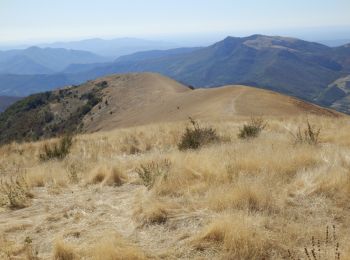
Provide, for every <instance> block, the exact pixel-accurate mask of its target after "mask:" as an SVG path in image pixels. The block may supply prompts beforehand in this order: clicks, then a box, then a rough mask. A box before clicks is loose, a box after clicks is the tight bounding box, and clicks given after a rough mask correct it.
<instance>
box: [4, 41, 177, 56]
mask: <svg viewBox="0 0 350 260" xmlns="http://www.w3.org/2000/svg"><path fill="white" fill-rule="evenodd" d="M35 46H37V47H40V48H54V49H57V48H63V49H67V50H82V51H87V52H92V53H95V54H97V55H100V56H104V57H108V58H112V59H116V58H118V57H120V56H122V55H128V54H132V53H135V52H138V51H149V50H166V49H172V48H177V47H179V46H178V45H177V44H175V43H171V42H165V41H152V40H144V39H137V38H116V39H109V40H106V39H99V38H93V39H86V40H79V41H70V42H54V43H43V44H36V45H35ZM28 47H31V46H28V45H27V46H26V45H22V46H13V47H10V46H7V47H6V46H3V47H1V46H0V50H1V49H3V50H11V49H26V48H28Z"/></svg>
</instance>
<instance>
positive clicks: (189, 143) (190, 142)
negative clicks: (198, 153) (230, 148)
mask: <svg viewBox="0 0 350 260" xmlns="http://www.w3.org/2000/svg"><path fill="white" fill-rule="evenodd" d="M189 120H190V123H191V124H192V128H190V127H186V130H185V133H184V134H183V135H182V137H181V141H180V143H179V144H178V148H179V150H188V149H194V150H195V149H199V148H200V147H202V146H204V145H207V144H210V143H214V142H218V141H219V140H220V138H219V136H218V135H217V133H216V130H215V129H213V128H211V127H200V126H199V124H198V123H197V122H196V121H195V120H194V119H192V118H191V117H190V118H189Z"/></svg>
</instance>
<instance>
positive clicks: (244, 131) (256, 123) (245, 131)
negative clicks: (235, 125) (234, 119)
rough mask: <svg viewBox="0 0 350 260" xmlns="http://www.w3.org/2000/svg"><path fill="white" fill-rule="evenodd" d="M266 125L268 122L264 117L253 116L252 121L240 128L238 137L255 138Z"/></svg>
mask: <svg viewBox="0 0 350 260" xmlns="http://www.w3.org/2000/svg"><path fill="white" fill-rule="evenodd" d="M266 125H267V123H266V122H265V121H264V120H263V119H262V118H254V117H252V118H251V119H250V122H249V123H248V124H244V125H243V127H242V128H241V129H240V130H239V133H238V137H239V138H241V139H248V138H255V137H257V136H258V135H259V134H260V133H261V131H262V130H264V129H265V127H266Z"/></svg>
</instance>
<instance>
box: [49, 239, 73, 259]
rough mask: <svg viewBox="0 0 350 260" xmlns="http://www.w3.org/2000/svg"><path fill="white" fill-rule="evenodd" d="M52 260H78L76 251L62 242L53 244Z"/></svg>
mask: <svg viewBox="0 0 350 260" xmlns="http://www.w3.org/2000/svg"><path fill="white" fill-rule="evenodd" d="M53 259H55V260H75V259H79V256H78V254H77V253H76V249H74V247H72V246H71V245H69V244H67V243H66V242H64V241H62V240H58V241H56V243H55V247H54V253H53Z"/></svg>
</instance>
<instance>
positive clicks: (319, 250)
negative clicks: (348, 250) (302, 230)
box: [288, 225, 348, 260]
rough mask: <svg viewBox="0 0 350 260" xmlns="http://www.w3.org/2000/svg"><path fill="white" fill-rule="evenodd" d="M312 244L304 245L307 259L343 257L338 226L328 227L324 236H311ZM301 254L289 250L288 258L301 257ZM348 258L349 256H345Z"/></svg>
mask: <svg viewBox="0 0 350 260" xmlns="http://www.w3.org/2000/svg"><path fill="white" fill-rule="evenodd" d="M310 242H311V246H305V247H304V252H303V253H304V258H305V259H307V260H311V259H313V260H328V259H335V260H340V259H343V258H342V257H341V256H342V253H341V252H340V244H339V241H338V236H337V232H336V226H335V225H333V226H332V229H330V227H329V226H327V227H326V230H325V234H324V237H320V238H315V237H314V236H313V237H312V238H311V241H310ZM298 255H300V254H298V253H296V252H292V251H291V250H288V258H289V259H291V260H294V259H300V257H299V256H298ZM345 259H348V258H345Z"/></svg>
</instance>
